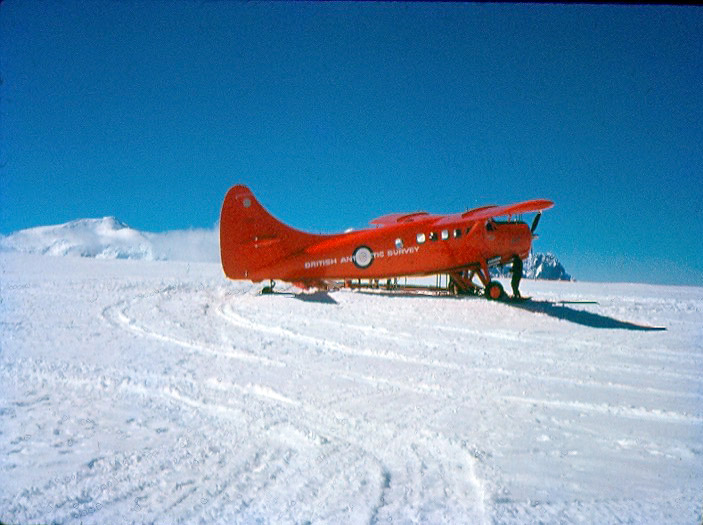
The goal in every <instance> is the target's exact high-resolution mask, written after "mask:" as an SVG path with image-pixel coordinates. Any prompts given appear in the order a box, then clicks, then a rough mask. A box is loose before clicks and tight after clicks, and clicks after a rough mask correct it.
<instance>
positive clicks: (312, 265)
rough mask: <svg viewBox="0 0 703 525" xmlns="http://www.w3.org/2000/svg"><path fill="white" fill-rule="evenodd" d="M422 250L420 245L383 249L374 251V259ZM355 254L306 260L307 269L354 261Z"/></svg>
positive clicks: (410, 253)
mask: <svg viewBox="0 0 703 525" xmlns="http://www.w3.org/2000/svg"><path fill="white" fill-rule="evenodd" d="M419 251H420V247H419V246H410V247H408V248H400V249H395V250H386V251H385V252H384V251H383V250H381V251H378V252H373V259H374V260H375V259H382V258H384V257H398V256H403V255H414V254H416V253H417V252H419ZM353 262H354V256H353V255H346V256H344V257H340V258H339V259H337V258H336V257H329V258H327V259H318V260H316V261H305V269H306V270H309V269H311V268H322V267H324V266H334V265H337V264H346V263H353Z"/></svg>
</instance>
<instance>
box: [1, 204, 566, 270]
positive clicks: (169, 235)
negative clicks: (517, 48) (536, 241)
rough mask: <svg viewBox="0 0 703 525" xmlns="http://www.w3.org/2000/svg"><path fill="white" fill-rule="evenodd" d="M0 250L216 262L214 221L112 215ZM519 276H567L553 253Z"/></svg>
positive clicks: (4, 244) (23, 234)
mask: <svg viewBox="0 0 703 525" xmlns="http://www.w3.org/2000/svg"><path fill="white" fill-rule="evenodd" d="M0 251H13V252H21V253H32V254H41V255H53V256H73V257H92V258H96V259H141V260H150V261H154V260H175V261H192V262H219V261H220V250H219V228H218V227H217V226H215V227H214V228H212V229H192V230H173V231H168V232H163V233H151V232H143V231H140V230H135V229H134V228H130V227H129V226H128V225H127V224H125V223H124V222H122V221H120V220H119V219H117V218H115V217H103V218H101V219H77V220H74V221H70V222H67V223H64V224H56V225H52V226H38V227H36V228H28V229H25V230H19V231H16V232H14V233H11V234H9V235H6V236H0ZM491 273H492V274H493V275H494V276H503V277H507V276H509V275H510V266H509V265H508V266H505V267H503V268H495V269H494V270H492V271H491ZM523 275H524V277H525V278H527V279H548V280H566V281H569V280H571V276H570V275H569V274H568V273H567V272H566V270H565V269H564V267H563V266H562V264H561V263H560V262H559V260H558V259H557V257H556V256H555V255H554V254H552V253H536V254H530V256H529V258H528V259H527V260H526V261H525V266H524V269H523Z"/></svg>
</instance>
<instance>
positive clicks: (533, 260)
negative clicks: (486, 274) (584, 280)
mask: <svg viewBox="0 0 703 525" xmlns="http://www.w3.org/2000/svg"><path fill="white" fill-rule="evenodd" d="M510 271H511V265H508V266H504V267H502V268H494V269H493V270H491V274H493V275H494V276H496V277H508V276H510V275H511V273H510ZM523 277H525V278H526V279H545V280H548V281H570V280H571V275H569V274H568V273H566V270H565V269H564V266H563V265H562V264H561V263H560V262H559V259H557V256H556V255H554V254H553V253H550V252H547V253H531V254H530V256H529V257H528V258H527V260H526V261H525V264H524V267H523Z"/></svg>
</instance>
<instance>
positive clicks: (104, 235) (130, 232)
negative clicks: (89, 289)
mask: <svg viewBox="0 0 703 525" xmlns="http://www.w3.org/2000/svg"><path fill="white" fill-rule="evenodd" d="M0 251H11V252H20V253H29V254H41V255H61V256H65V255H68V256H79V257H94V258H96V259H142V260H166V259H168V260H180V261H198V262H216V261H219V255H218V254H219V239H218V234H217V228H214V229H210V230H207V229H192V230H174V231H168V232H163V233H152V232H143V231H139V230H135V229H134V228H130V227H129V226H127V225H126V224H125V223H123V222H122V221H120V220H118V219H116V218H115V217H103V218H102V219H78V220H75V221H70V222H67V223H65V224H57V225H53V226H39V227H36V228H28V229H26V230H19V231H17V232H14V233H11V234H10V235H7V236H0Z"/></svg>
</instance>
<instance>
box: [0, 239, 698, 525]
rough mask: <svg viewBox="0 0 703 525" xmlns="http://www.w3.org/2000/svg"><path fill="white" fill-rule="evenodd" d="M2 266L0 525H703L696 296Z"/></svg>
mask: <svg viewBox="0 0 703 525" xmlns="http://www.w3.org/2000/svg"><path fill="white" fill-rule="evenodd" d="M0 266H1V270H2V277H1V281H0V284H1V289H0V292H1V296H2V303H0V308H1V309H2V310H1V311H0V323H1V324H0V348H1V349H2V350H1V353H0V521H3V522H6V523H18V524H23V523H76V524H79V523H84V524H88V523H96V524H98V523H100V524H102V523H164V524H166V523H167V524H173V523H222V524H230V523H255V522H259V523H306V522H311V523H538V522H544V523H580V522H586V523H615V522H625V523H699V522H700V521H701V487H702V486H703V403H702V401H703V374H702V372H703V332H702V330H703V328H702V327H703V323H702V322H701V321H702V320H703V315H702V311H703V289H702V288H684V287H678V288H677V287H661V286H643V285H614V284H590V283H572V282H524V284H523V289H524V290H523V291H524V292H525V293H526V294H531V295H533V297H534V299H535V300H534V301H533V302H531V303H524V304H522V305H511V304H506V303H495V302H488V301H486V300H483V299H476V298H437V297H430V296H422V295H403V294H399V295H387V294H385V293H372V292H350V291H339V292H334V293H330V294H313V295H292V294H283V295H271V296H258V295H257V291H258V289H259V288H260V287H259V286H252V285H251V284H247V283H235V282H231V281H227V280H226V279H225V278H224V277H223V276H222V271H221V268H220V267H219V265H217V264H196V263H179V262H153V261H134V260H96V259H86V258H77V257H74V258H68V257H45V256H36V255H22V254H16V253H15V254H8V253H5V254H0ZM506 284H507V283H506ZM576 300H580V301H583V300H588V301H597V302H598V304H570V303H564V302H563V301H576ZM652 327H665V328H666V330H653V329H651V328H652Z"/></svg>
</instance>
